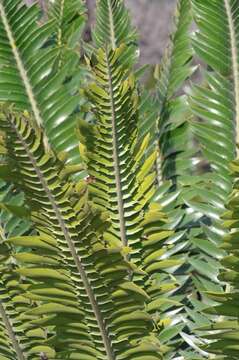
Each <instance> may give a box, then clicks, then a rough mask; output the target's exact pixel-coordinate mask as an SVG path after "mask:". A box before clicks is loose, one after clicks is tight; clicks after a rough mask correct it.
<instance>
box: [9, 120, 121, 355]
mask: <svg viewBox="0 0 239 360" xmlns="http://www.w3.org/2000/svg"><path fill="white" fill-rule="evenodd" d="M10 121H11V120H10ZM11 127H12V129H13V131H14V132H15V134H16V136H17V137H18V139H19V141H20V142H21V144H22V146H23V148H24V149H25V152H26V155H27V156H28V158H29V160H30V162H31V164H32V166H33V168H34V170H35V173H36V175H37V177H38V179H39V181H40V183H41V185H42V187H43V189H44V191H45V193H46V195H47V197H48V199H49V202H50V204H51V206H52V209H53V211H54V213H55V216H56V219H57V221H58V224H59V226H60V228H61V231H62V233H63V235H64V238H65V241H66V243H67V245H68V247H69V250H70V252H71V255H72V258H73V260H74V263H75V265H76V268H77V270H78V272H79V274H80V277H81V279H82V282H83V284H84V287H85V290H86V293H87V296H88V298H89V301H90V304H91V307H92V310H93V312H94V315H95V317H96V320H97V324H98V326H99V329H100V333H101V337H102V341H103V343H104V346H105V351H106V354H107V358H108V359H107V360H115V356H114V352H113V350H112V347H111V342H110V339H109V336H108V332H107V329H106V326H105V322H104V320H103V317H102V314H101V311H100V309H99V306H98V304H97V301H96V298H95V295H94V292H93V290H92V288H91V284H90V281H89V280H88V278H87V275H86V272H85V269H84V266H83V265H82V262H81V259H80V258H79V255H78V254H77V251H76V248H75V246H74V242H73V240H72V238H71V235H70V234H69V231H68V227H67V224H66V223H65V220H64V218H63V217H62V214H61V210H60V209H59V207H58V205H57V203H56V201H55V198H54V196H53V194H52V193H51V190H50V189H49V187H48V185H47V182H46V180H45V178H44V175H43V174H42V172H41V169H40V168H39V167H38V165H37V162H36V160H35V158H34V156H33V155H32V153H31V151H30V149H29V146H28V144H27V143H26V141H25V140H24V138H23V136H22V135H21V134H20V133H19V131H18V129H17V127H16V125H15V124H14V123H13V122H11Z"/></svg>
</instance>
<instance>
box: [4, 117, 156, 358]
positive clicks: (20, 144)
mask: <svg viewBox="0 0 239 360" xmlns="http://www.w3.org/2000/svg"><path fill="white" fill-rule="evenodd" d="M1 127H2V129H3V130H4V131H5V132H6V133H7V134H8V137H9V136H10V137H11V141H8V140H7V143H6V146H7V149H8V152H9V155H10V156H11V159H10V160H11V161H14V162H15V164H16V165H15V169H16V172H17V173H18V174H19V175H20V174H21V178H24V182H23V184H22V186H23V188H24V190H25V192H26V194H27V197H28V200H29V203H30V204H32V206H33V205H35V209H36V210H37V213H38V214H36V215H34V216H35V219H36V221H37V222H38V223H39V224H41V221H42V220H43V221H45V223H47V224H48V228H49V229H50V231H51V235H52V236H51V235H49V233H46V234H45V235H44V234H40V236H39V237H32V238H28V239H27V238H25V239H24V237H23V238H18V239H16V238H13V239H11V242H12V243H14V244H15V245H16V244H18V245H20V244H21V245H22V246H26V247H28V246H29V247H30V248H31V247H32V248H33V249H35V253H34V256H33V253H32V252H31V253H29V254H28V253H27V254H25V255H24V254H23V255H21V254H19V255H18V258H19V259H20V261H23V263H25V264H26V265H25V266H23V267H21V268H20V269H19V272H20V274H22V275H24V276H26V277H27V278H28V279H32V280H33V281H34V282H36V285H37V284H39V283H38V282H37V280H40V284H41V283H42V282H43V281H44V280H45V279H48V282H49V278H50V279H52V281H54V288H56V289H58V290H62V289H66V290H69V296H68V295H67V297H66V298H65V299H64V298H63V299H62V298H60V301H59V303H60V305H58V306H57V304H56V303H55V300H53V299H55V297H54V292H53V294H52V297H51V296H48V295H47V292H48V290H46V289H49V283H48V282H46V283H44V285H43V288H44V289H45V290H43V293H42V295H39V293H36V292H34V289H35V285H34V284H33V285H32V287H31V286H30V287H29V289H28V292H29V293H32V291H33V295H30V298H32V299H36V300H37V299H38V300H39V301H43V304H42V306H39V307H38V308H37V309H36V310H32V311H31V312H30V314H32V315H37V314H40V315H43V317H44V319H45V320H44V319H43V320H42V323H43V324H45V325H46V324H48V323H49V324H52V326H55V328H56V330H55V331H56V340H54V341H53V340H52V342H53V343H54V344H55V345H56V351H58V352H59V354H61V353H62V354H64V352H63V344H62V343H60V344H59V343H58V337H57V334H58V332H60V334H62V331H63V330H62V327H61V326H57V321H58V318H57V316H56V315H57V313H58V312H60V313H65V312H67V313H68V312H70V313H71V314H73V313H72V312H74V313H75V314H76V316H78V317H80V319H78V323H80V324H83V327H82V325H77V324H76V325H75V326H76V328H77V327H78V328H79V337H77V339H75V336H73V339H69V350H68V351H67V353H68V352H69V353H77V352H78V351H79V350H78V349H79V347H80V351H81V352H82V360H83V359H86V358H87V356H88V355H89V352H90V354H94V356H95V358H97V359H98V358H99V359H101V358H102V357H103V358H106V359H107V360H112V359H117V357H119V358H120V359H127V358H128V357H127V356H129V354H131V352H132V353H133V354H141V353H142V354H149V355H150V356H151V357H152V359H160V358H161V357H160V356H161V355H160V353H159V344H158V343H157V340H156V339H155V340H153V342H154V345H150V346H149V341H151V340H149V338H148V336H151V339H152V336H153V335H150V334H151V331H152V330H153V323H152V320H151V317H150V316H149V315H148V314H147V313H146V311H145V310H144V301H145V299H146V298H147V295H146V293H145V292H144V291H142V290H140V288H139V287H138V286H136V285H135V284H133V283H132V282H131V281H129V279H128V273H129V272H133V271H134V267H132V266H131V265H130V263H128V261H127V260H124V258H123V256H122V255H121V253H120V251H119V250H117V248H115V246H114V244H111V247H109V248H107V247H105V245H104V243H103V242H102V241H100V238H98V236H97V233H96V230H94V226H92V224H91V225H90V218H89V216H88V215H87V214H88V211H87V209H85V210H84V208H83V209H82V205H81V206H80V208H79V203H78V202H77V204H75V205H73V204H72V203H71V202H70V200H69V199H68V197H69V195H70V191H71V187H70V186H69V185H67V184H65V183H64V182H61V180H60V178H59V173H60V170H59V169H60V168H61V165H60V163H59V161H58V160H57V159H56V158H55V156H54V154H53V153H51V152H50V153H49V152H45V147H44V141H43V137H42V133H41V131H40V130H38V131H37V137H36V133H35V131H36V130H34V129H33V128H32V127H31V126H30V124H29V119H26V118H24V117H22V116H19V115H7V118H6V119H5V118H2V122H1ZM26 159H27V161H26ZM36 204H38V206H37V207H36ZM39 205H40V207H39ZM75 206H76V207H75ZM81 209H82V210H81ZM39 226H40V225H38V228H39ZM40 228H41V229H42V230H43V231H45V230H44V228H42V226H41V227H40ZM44 236H45V237H47V238H46V240H44ZM53 236H54V237H55V239H54V238H53ZM51 237H52V239H51ZM47 239H48V240H47ZM42 243H43V244H44V243H49V245H51V248H52V251H53V253H54V254H55V255H54V254H53V257H50V258H49V256H47V255H46V252H45V253H44V252H43V253H42V247H43V245H41V244H42ZM39 247H40V252H38V251H37V248H39ZM46 249H47V247H46V246H45V251H46ZM39 261H40V263H41V264H45V267H42V265H41V266H39ZM29 263H30V264H33V266H30V267H29V265H28V264H29ZM65 267H66V268H65ZM46 269H47V270H46ZM40 284H39V285H40ZM44 291H45V292H44ZM129 294H130V296H129ZM26 296H27V297H29V295H28V294H27V295H26ZM73 298H74V299H73ZM72 299H73V303H74V304H75V308H72V307H71V308H69V309H68V308H67V305H68V306H69V305H70V304H72ZM49 314H54V315H55V317H54V319H47V318H46V317H47V316H48V315H49ZM77 314H78V315H77ZM70 320H71V317H69V318H68V323H67V320H66V324H64V325H65V326H66V331H67V329H68V330H69V328H70V330H69V331H70V332H72V331H73V333H74V330H73V328H74V325H72V322H71V321H70ZM84 329H85V330H84ZM75 331H77V330H75ZM82 331H83V332H84V331H85V332H86V334H88V335H89V336H90V339H89V337H88V338H87V339H85V340H83V339H82ZM63 333H64V331H63ZM139 333H140V335H139ZM135 336H137V337H138V336H140V339H141V341H140V342H139V343H136V342H133V339H134V338H135ZM59 339H61V336H60V337H59ZM59 341H60V340H59ZM82 342H84V344H85V346H83V347H81V345H80V344H82ZM49 343H50V344H51V341H50V342H49ZM89 347H90V349H89ZM84 356H85V357H84ZM135 356H136V355H135ZM138 356H139V355H138ZM88 358H89V359H93V355H92V356H91V357H90V356H88Z"/></svg>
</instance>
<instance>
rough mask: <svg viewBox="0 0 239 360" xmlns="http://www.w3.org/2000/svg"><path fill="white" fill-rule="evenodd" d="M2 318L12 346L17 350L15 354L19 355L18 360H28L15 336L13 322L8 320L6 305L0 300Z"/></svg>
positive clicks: (0, 315)
mask: <svg viewBox="0 0 239 360" xmlns="http://www.w3.org/2000/svg"><path fill="white" fill-rule="evenodd" d="M0 317H1V318H2V321H3V323H4V326H5V328H6V330H7V333H8V336H9V338H10V340H11V342H12V346H13V348H14V350H15V353H16V355H17V359H18V360H26V357H25V356H24V353H23V351H22V349H21V347H20V344H19V342H18V340H17V337H16V335H15V332H14V329H13V327H12V324H11V321H10V319H9V318H8V315H7V313H6V310H5V308H4V305H3V303H2V302H1V300H0Z"/></svg>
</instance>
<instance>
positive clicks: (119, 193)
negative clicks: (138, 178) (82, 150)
mask: <svg viewBox="0 0 239 360" xmlns="http://www.w3.org/2000/svg"><path fill="white" fill-rule="evenodd" d="M106 62H107V68H108V74H109V93H110V105H111V111H112V134H113V161H114V172H115V182H116V191H117V202H118V212H119V223H120V236H121V241H122V243H123V245H124V246H126V245H127V236H126V227H125V217H124V201H123V194H122V190H121V176H120V164H119V155H118V149H119V144H118V135H117V130H116V112H115V103H114V93H113V91H114V90H113V83H112V74H111V67H110V63H109V58H108V53H107V51H106Z"/></svg>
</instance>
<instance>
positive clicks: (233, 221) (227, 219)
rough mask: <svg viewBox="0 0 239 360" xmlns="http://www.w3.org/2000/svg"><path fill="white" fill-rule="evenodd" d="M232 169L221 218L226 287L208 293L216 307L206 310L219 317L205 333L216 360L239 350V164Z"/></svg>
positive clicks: (229, 357)
mask: <svg viewBox="0 0 239 360" xmlns="http://www.w3.org/2000/svg"><path fill="white" fill-rule="evenodd" d="M231 169H232V171H233V176H234V186H233V191H232V193H231V196H230V198H229V202H228V204H227V211H226V212H225V213H224V215H223V220H224V226H225V227H226V228H227V229H228V230H229V234H228V235H227V236H226V237H225V238H224V243H223V245H222V248H223V249H224V250H226V251H227V253H228V255H227V256H225V257H224V258H223V259H222V265H223V269H222V270H221V273H220V276H219V280H220V281H223V282H225V283H226V286H225V291H224V292H211V293H210V296H211V298H212V299H213V300H214V301H216V302H217V303H218V305H217V306H214V307H213V308H210V309H206V311H207V312H209V313H211V314H213V315H218V321H217V322H215V323H214V324H213V325H211V326H210V327H206V328H205V330H209V331H211V334H208V335H207V338H208V339H209V340H210V341H212V340H214V341H213V342H212V343H211V344H210V345H209V346H208V348H207V349H208V351H210V352H212V353H214V354H216V358H218V359H228V360H229V359H231V360H234V359H235V360H236V359H237V358H238V355H239V347H238V334H239V327H238V317H239V312H238V272H239V268H238V264H239V259H238V218H239V216H238V215H239V214H238V204H239V202H238V199H239V188H238V179H239V178H238V176H239V162H238V160H235V161H234V162H233V163H232V165H231Z"/></svg>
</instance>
